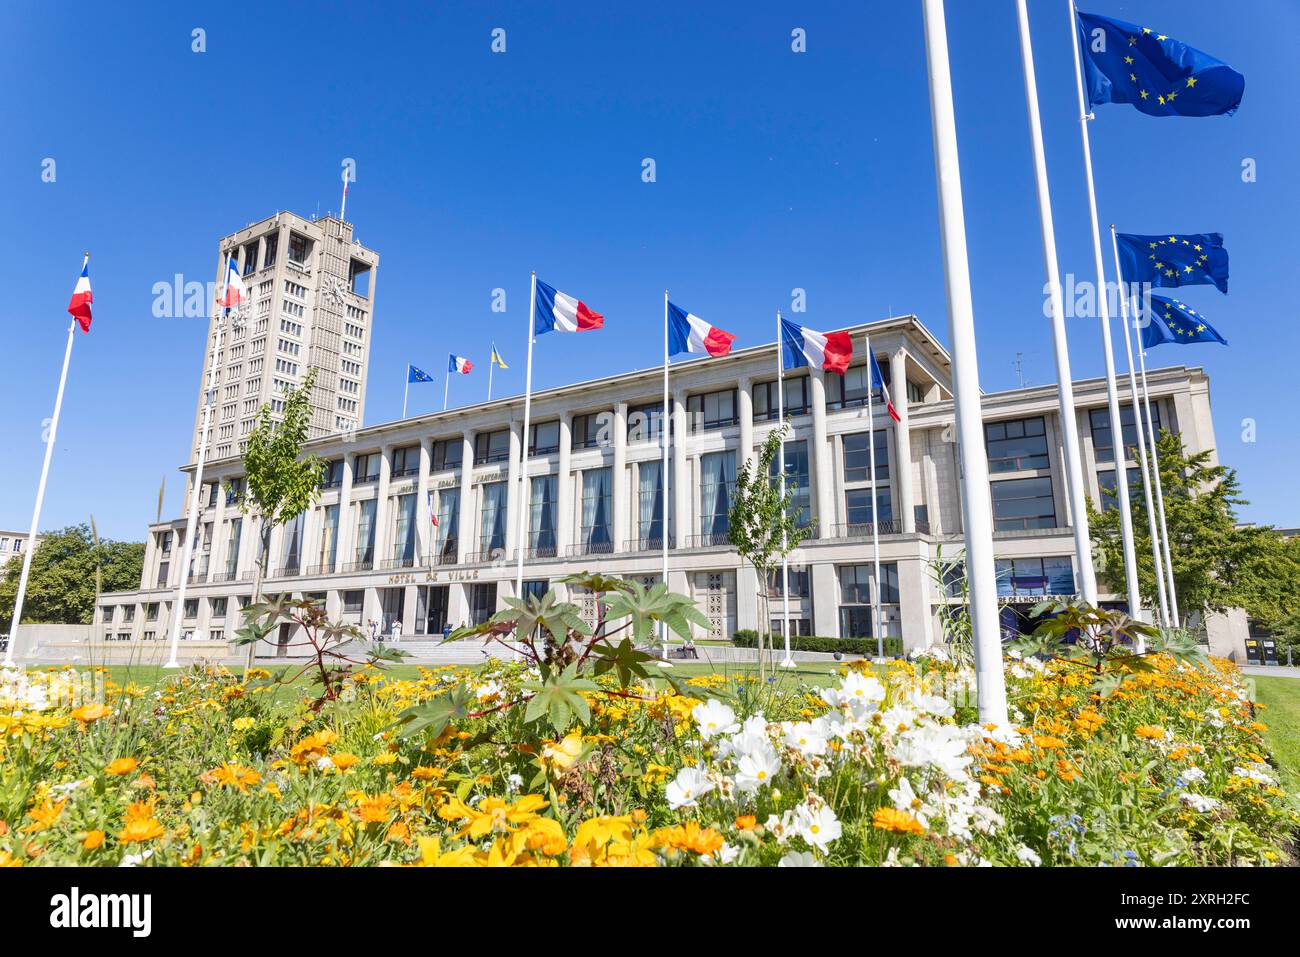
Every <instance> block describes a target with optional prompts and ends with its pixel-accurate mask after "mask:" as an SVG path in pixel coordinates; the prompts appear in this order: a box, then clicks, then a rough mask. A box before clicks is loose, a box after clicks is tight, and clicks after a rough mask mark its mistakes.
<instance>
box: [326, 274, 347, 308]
mask: <svg viewBox="0 0 1300 957" xmlns="http://www.w3.org/2000/svg"><path fill="white" fill-rule="evenodd" d="M347 291H348V286H347V283H345V282H344V281H343V280H342V279H340V278H339V277H338V276H330V278H329V283H328V284H327V286H326V289H325V293H326V295H328V296H329V297H330V298H331V299H333V300H334V301H335V302H336V303H338V304H339V305H340V306H341V305H343V302H344V298H343V294H344V293H345V292H347Z"/></svg>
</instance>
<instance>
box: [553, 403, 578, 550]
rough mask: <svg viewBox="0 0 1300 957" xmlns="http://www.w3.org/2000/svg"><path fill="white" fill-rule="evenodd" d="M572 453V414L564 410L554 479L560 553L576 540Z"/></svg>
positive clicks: (557, 542) (556, 541) (556, 534)
mask: <svg viewBox="0 0 1300 957" xmlns="http://www.w3.org/2000/svg"><path fill="white" fill-rule="evenodd" d="M572 455H573V416H571V415H570V414H569V413H567V412H565V413H563V414H561V416H560V452H559V463H558V468H559V474H558V476H557V477H556V479H555V513H556V514H555V544H556V546H557V548H558V549H559V551H560V554H562V555H563V554H567V551H568V549H569V548H570V547H571V546H572V545H573V543H574V542H575V541H576V540H577V538H578V535H577V530H576V529H575V528H574V527H573V476H572V475H571V474H570V472H569V470H570V465H569V462H570V460H571V457H572Z"/></svg>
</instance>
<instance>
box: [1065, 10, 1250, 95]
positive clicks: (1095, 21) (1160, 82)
mask: <svg viewBox="0 0 1300 957" xmlns="http://www.w3.org/2000/svg"><path fill="white" fill-rule="evenodd" d="M1078 17H1079V43H1080V44H1081V49H1082V51H1083V64H1084V86H1085V89H1086V91H1087V94H1088V105H1089V108H1091V107H1094V106H1097V105H1099V104H1101V103H1131V104H1132V105H1133V106H1135V107H1137V108H1138V109H1139V110H1141V111H1142V112H1143V113H1145V114H1147V115H1148V116H1219V115H1222V114H1225V113H1227V114H1232V113H1235V112H1236V111H1237V106H1238V105H1239V104H1240V103H1241V94H1242V91H1243V90H1245V88H1246V78H1245V77H1243V76H1242V75H1241V74H1240V73H1238V72H1237V71H1236V70H1234V69H1233V68H1232V67H1230V66H1228V64H1226V63H1224V62H1223V61H1221V60H1216V59H1215V58H1214V57H1212V56H1210V55H1209V54H1208V53H1203V52H1201V51H1200V50H1198V49H1196V48H1195V47H1189V46H1188V45H1187V44H1186V43H1180V42H1179V41H1178V40H1174V39H1172V38H1170V37H1169V36H1167V35H1166V34H1163V33H1161V32H1160V31H1158V30H1153V29H1151V28H1150V27H1140V26H1137V25H1135V24H1132V23H1125V22H1124V21H1123V20H1112V19H1111V18H1110V17H1100V16H1097V15H1096V14H1095V13H1079V14H1078Z"/></svg>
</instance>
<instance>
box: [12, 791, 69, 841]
mask: <svg viewBox="0 0 1300 957" xmlns="http://www.w3.org/2000/svg"><path fill="white" fill-rule="evenodd" d="M67 803H68V799H67V798H64V799H63V800H62V801H58V802H54V801H51V800H50V799H49V798H46V799H45V800H44V801H43V802H42V803H41V804H40V805H38V806H36V807H33V808H32V809H31V810H29V811H28V812H27V816H28V817H30V818H31V819H32V823H31V824H28V825H27V826H26V827H25V828H23V833H25V834H35V833H36V832H37V831H44V830H45V829H46V828H49V827H53V826H54V822H55V821H57V820H58V819H59V815H60V814H62V813H63V807H64V805H65V804H67Z"/></svg>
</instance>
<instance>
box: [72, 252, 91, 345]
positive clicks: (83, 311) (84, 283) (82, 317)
mask: <svg viewBox="0 0 1300 957" xmlns="http://www.w3.org/2000/svg"><path fill="white" fill-rule="evenodd" d="M93 301H94V297H92V296H91V294H90V253H86V258H85V261H84V262H82V264H81V275H80V276H78V277H77V285H76V286H75V287H73V290H72V298H71V299H70V300H69V301H68V312H70V313H71V314H72V318H74V319H76V320H77V322H78V324H80V326H81V331H82V332H89V331H90V304H91V302H93Z"/></svg>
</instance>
